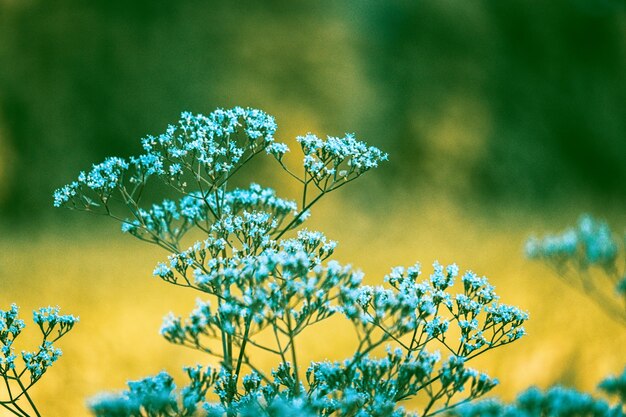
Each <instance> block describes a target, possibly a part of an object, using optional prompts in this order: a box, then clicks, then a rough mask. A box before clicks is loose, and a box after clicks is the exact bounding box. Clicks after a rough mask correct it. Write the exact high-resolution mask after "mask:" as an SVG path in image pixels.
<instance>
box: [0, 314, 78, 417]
mask: <svg viewBox="0 0 626 417" xmlns="http://www.w3.org/2000/svg"><path fill="white" fill-rule="evenodd" d="M18 313H19V309H18V307H17V305H15V304H12V305H11V307H10V308H9V309H8V310H0V378H2V379H3V380H4V384H3V385H4V387H5V388H6V393H3V395H2V397H0V406H1V407H2V409H4V410H6V411H9V412H10V413H12V414H14V415H16V416H22V417H23V416H28V415H29V414H27V410H28V409H29V408H30V410H31V412H33V413H34V414H35V415H37V416H39V415H40V414H39V411H38V410H37V407H36V406H35V403H34V402H33V400H32V398H31V396H30V394H29V393H28V390H30V389H31V388H32V387H33V386H34V385H35V384H36V383H37V382H38V381H39V380H40V379H41V377H43V375H44V373H45V372H46V371H47V370H48V368H49V367H51V366H52V364H53V363H54V362H56V361H57V359H59V357H60V356H61V353H62V352H61V349H59V348H57V347H56V345H55V344H54V343H55V342H56V341H57V340H59V339H60V338H62V337H63V336H65V335H66V334H67V333H68V332H69V331H70V330H72V328H73V327H74V325H75V324H76V323H77V322H78V317H74V316H72V315H61V314H60V313H59V308H58V307H42V308H40V309H39V310H35V311H33V321H34V322H35V324H36V325H37V326H38V327H39V330H40V332H41V342H40V343H39V346H38V347H37V349H36V350H35V351H26V350H22V351H21V353H20V354H19V357H18V355H17V354H16V350H15V340H16V339H17V337H18V336H19V335H20V334H21V333H22V331H23V330H24V328H25V327H26V324H25V323H24V320H22V319H20V318H19V315H18Z"/></svg>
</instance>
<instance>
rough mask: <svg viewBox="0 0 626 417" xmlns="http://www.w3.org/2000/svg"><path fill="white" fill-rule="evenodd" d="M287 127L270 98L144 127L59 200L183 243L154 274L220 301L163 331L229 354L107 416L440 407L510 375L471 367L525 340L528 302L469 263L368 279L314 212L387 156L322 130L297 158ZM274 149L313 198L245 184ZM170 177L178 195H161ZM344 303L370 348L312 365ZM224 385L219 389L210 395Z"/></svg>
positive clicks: (361, 341) (133, 395) (102, 403)
mask: <svg viewBox="0 0 626 417" xmlns="http://www.w3.org/2000/svg"><path fill="white" fill-rule="evenodd" d="M275 130H276V123H275V121H274V119H273V118H272V117H271V116H269V115H267V114H266V113H264V112H262V111H260V110H255V109H243V108H240V107H236V108H233V109H230V110H222V109H218V110H216V111H214V112H212V113H211V114H209V115H208V116H203V115H193V114H191V113H183V114H182V115H181V118H180V120H179V121H178V122H177V123H176V124H173V125H170V126H168V128H167V130H166V131H165V133H163V134H161V135H158V136H148V137H146V138H145V139H143V140H142V146H143V153H142V154H141V155H139V156H136V157H131V158H128V159H122V158H117V157H112V158H107V159H106V160H105V161H104V162H102V163H100V164H96V165H93V167H92V168H91V170H90V171H89V172H81V173H80V174H79V176H78V178H77V180H76V181H74V182H72V183H70V184H68V185H66V186H64V187H62V188H60V189H58V190H57V191H56V192H55V194H54V204H55V206H57V207H59V206H63V207H68V208H71V209H75V210H81V211H87V212H91V213H96V214H102V215H106V216H109V217H112V218H114V219H116V220H118V221H119V222H120V223H121V228H122V231H123V232H125V233H128V234H130V235H132V236H134V237H136V238H138V239H140V240H142V241H145V242H148V243H152V244H156V245H159V246H161V247H162V248H164V249H166V250H167V251H168V252H169V253H170V255H169V257H168V259H167V261H165V262H162V263H159V264H158V265H157V266H156V268H155V270H154V275H155V276H156V277H158V278H160V279H162V280H163V281H165V282H167V283H169V284H171V285H175V286H179V287H184V288H189V289H191V290H194V291H197V292H199V293H200V294H201V295H202V296H203V297H204V299H203V300H201V301H199V302H198V305H197V307H196V309H195V310H193V311H192V312H191V314H190V315H189V316H188V317H186V318H182V317H179V316H176V315H174V314H170V315H168V316H167V317H166V318H165V320H164V323H163V326H162V328H161V334H162V335H163V336H164V337H165V339H166V340H168V341H169V342H171V343H174V344H178V345H181V346H187V347H190V348H192V349H196V350H199V351H202V352H205V353H206V354H208V355H209V356H211V357H213V358H216V359H217V360H218V362H219V366H218V367H217V368H216V369H214V368H211V367H207V368H205V367H202V366H199V367H192V368H187V369H186V371H187V374H188V376H189V379H190V383H189V384H188V385H187V386H185V387H184V388H183V389H182V390H180V392H177V391H176V390H175V385H174V382H173V379H172V377H171V376H169V375H168V374H167V373H161V374H159V375H157V376H154V377H149V378H145V379H142V380H140V381H137V382H131V383H129V390H128V391H125V392H123V393H121V394H106V395H103V396H100V397H98V398H96V399H94V400H93V401H92V402H91V409H92V410H93V412H94V413H95V414H96V415H97V416H99V417H105V416H106V417H112V416H192V415H196V413H198V412H200V411H202V412H203V413H205V414H208V415H210V416H239V415H241V416H244V415H251V414H254V415H257V416H258V415H266V416H278V415H316V416H317V415H321V416H330V415H341V416H404V415H421V416H432V415H434V414H437V413H439V412H442V411H444V410H446V409H448V408H450V407H453V406H454V405H456V404H459V403H463V402H467V401H470V400H472V399H475V398H477V397H480V396H482V395H483V394H484V393H486V392H488V391H489V390H491V389H492V388H493V386H494V385H495V384H496V383H497V381H496V380H494V379H491V378H490V377H488V376H487V375H486V374H483V373H479V372H477V371H475V370H473V369H471V368H468V367H467V363H468V362H469V361H470V360H471V359H473V358H475V357H476V356H478V355H481V354H483V353H485V352H487V351H489V350H491V349H494V348H497V347H500V346H503V345H506V344H508V343H511V342H513V341H515V340H517V339H519V338H520V337H521V336H523V335H524V328H523V326H522V325H523V323H524V322H525V321H526V319H527V318H528V316H527V314H526V313H525V312H523V311H521V310H519V309H518V308H516V307H513V306H509V305H506V304H501V303H500V302H499V301H498V297H497V296H496V294H495V292H494V288H493V286H491V285H490V284H489V283H488V281H487V279H486V278H484V277H480V276H478V275H476V274H474V273H472V272H469V271H468V272H465V273H463V274H461V273H460V271H459V268H458V267H457V266H456V265H455V264H452V265H448V266H446V267H444V266H443V265H440V264H439V263H438V262H435V263H434V264H433V272H432V273H431V274H430V276H429V277H428V278H422V277H421V276H422V269H421V267H420V265H419V264H415V265H413V266H411V267H408V268H403V267H396V268H393V269H392V271H391V273H390V274H389V275H387V276H386V277H385V278H384V281H385V284H384V285H379V286H369V285H364V284H363V283H362V279H363V274H362V273H361V272H359V271H358V270H354V269H353V268H351V267H350V266H349V265H341V264H340V263H338V262H337V261H334V260H332V259H331V257H332V255H333V252H334V250H335V247H336V243H335V242H334V241H331V240H329V239H327V238H326V236H325V235H324V234H322V233H321V232H319V231H312V230H308V229H306V228H302V224H303V223H304V222H305V221H306V219H307V218H308V217H309V214H310V210H311V208H312V207H313V206H314V205H315V204H316V203H317V202H318V201H320V199H322V197H324V196H325V195H327V194H329V193H330V192H333V191H335V190H337V189H339V188H341V187H343V186H345V185H347V184H349V183H351V182H352V181H354V180H355V179H357V178H359V177H360V176H361V175H363V174H365V173H366V172H368V171H369V170H371V169H373V168H376V167H378V166H379V164H381V163H382V162H383V161H386V160H387V154H385V153H384V152H382V151H381V150H379V149H377V148H375V147H372V146H368V145H366V144H365V143H363V142H361V141H358V140H356V139H355V137H354V136H353V135H350V134H347V135H345V136H344V137H327V138H326V139H321V138H318V137H317V136H315V135H313V134H307V135H304V136H300V137H298V138H297V143H298V147H299V150H300V151H301V152H302V164H301V165H300V166H299V167H296V168H292V167H290V166H289V164H288V163H287V162H288V161H287V159H288V158H285V154H286V153H287V152H288V151H289V148H288V146H287V145H285V144H283V143H278V142H276V141H275V140H274V134H275ZM263 154H265V155H268V156H270V157H271V158H273V159H274V160H275V161H277V163H278V166H279V167H280V168H281V169H282V171H283V172H284V173H285V174H286V175H288V176H289V177H291V178H292V179H293V180H294V181H295V182H296V183H298V184H299V185H300V187H301V195H300V198H299V199H298V202H296V201H293V200H288V199H283V198H280V197H278V196H277V195H276V193H275V192H274V190H273V189H271V188H265V187H262V186H260V185H257V184H251V185H250V186H249V187H246V188H234V187H233V186H232V183H233V181H232V179H233V177H234V176H235V175H236V174H238V173H239V172H240V169H241V168H242V167H244V166H245V165H246V164H248V163H249V162H250V161H251V160H252V159H253V158H256V157H257V156H260V155H263ZM163 186H164V187H163ZM163 188H165V189H166V190H167V192H168V193H170V194H168V196H169V198H168V199H165V200H163V201H162V202H160V203H152V201H150V198H152V199H154V197H150V195H151V194H152V195H155V194H157V193H158V192H159V190H161V189H163ZM146 200H148V201H149V202H148V203H146ZM192 232H193V233H192ZM198 235H201V236H202V238H201V239H200V240H197V241H195V243H193V242H192V241H188V243H184V242H185V241H186V237H187V236H193V239H195V237H196V236H198ZM458 277H460V283H458V284H457V283H455V281H456V280H457V279H458ZM334 315H341V316H343V317H344V318H345V319H347V320H349V321H350V322H351V323H352V324H353V326H354V330H355V351H354V353H353V354H352V355H351V356H350V357H348V358H347V359H345V360H343V361H337V362H334V361H322V362H313V363H311V364H310V365H308V366H303V364H302V359H301V355H300V354H299V349H298V348H299V346H300V344H299V343H298V337H299V336H300V335H301V334H302V332H303V331H304V330H305V329H306V328H308V327H310V326H314V325H315V324H317V323H319V322H321V321H323V320H326V319H328V318H329V317H331V316H334ZM320 337H321V336H320ZM327 337H328V340H331V339H330V337H331V335H328V336H327ZM384 347H386V348H387V350H386V351H385V350H381V348H384ZM440 351H442V352H443V355H442V354H441V353H440ZM260 352H265V353H269V354H271V355H273V357H274V358H275V360H276V362H275V366H274V367H273V368H272V369H271V370H268V369H264V368H263V366H261V365H260V364H259V361H258V359H257V356H258V353H260ZM210 390H212V391H213V393H214V394H216V395H215V396H213V397H211V396H209V398H208V399H207V393H208V392H209V391H210ZM413 397H418V398H421V399H422V402H423V404H424V405H423V406H422V407H421V408H420V409H419V410H416V411H415V413H409V412H406V411H405V410H404V409H403V408H402V407H401V406H400V403H401V402H402V401H404V400H407V399H409V398H413Z"/></svg>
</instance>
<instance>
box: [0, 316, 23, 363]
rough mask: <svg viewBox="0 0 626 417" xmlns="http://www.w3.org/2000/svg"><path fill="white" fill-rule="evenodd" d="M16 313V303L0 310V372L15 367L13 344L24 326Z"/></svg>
mask: <svg viewBox="0 0 626 417" xmlns="http://www.w3.org/2000/svg"><path fill="white" fill-rule="evenodd" d="M18 313H19V307H18V306H17V304H11V307H10V308H9V309H8V310H0V373H2V372H6V371H7V370H9V369H14V368H15V359H16V358H17V357H16V355H15V353H14V351H15V348H14V347H13V344H14V341H15V339H16V338H17V337H18V336H19V335H20V333H22V330H23V329H24V327H25V324H24V320H22V319H20V318H19V316H18Z"/></svg>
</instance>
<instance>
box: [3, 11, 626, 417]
mask: <svg viewBox="0 0 626 417" xmlns="http://www.w3.org/2000/svg"><path fill="white" fill-rule="evenodd" d="M234 105H242V106H252V107H258V108H261V109H263V110H265V111H267V112H268V113H270V114H273V115H274V116H275V117H276V119H277V122H278V125H279V132H278V138H279V139H280V140H282V141H284V142H287V143H293V141H294V138H295V136H297V135H299V134H304V133H307V132H309V131H310V132H314V133H317V134H320V135H326V134H330V135H342V134H343V133H344V132H346V131H348V132H355V133H356V134H357V136H358V137H359V138H361V139H363V140H366V141H368V142H370V143H372V144H375V145H377V146H379V147H381V148H382V149H384V150H385V151H387V152H388V153H389V154H390V162H389V163H388V164H386V165H385V166H384V167H382V168H381V169H379V170H376V171H374V172H372V173H370V174H369V175H367V176H366V177H365V178H363V179H362V180H359V181H357V182H355V183H354V184H353V185H352V186H351V187H346V188H344V189H342V192H341V193H337V194H336V195H332V196H330V197H329V198H328V199H327V200H325V201H324V202H323V203H322V204H321V205H320V206H318V208H317V209H316V211H315V212H314V215H313V218H312V220H311V227H316V228H319V229H320V230H324V231H325V232H326V233H327V235H329V236H330V237H332V238H334V239H336V240H338V241H339V242H340V247H339V250H338V253H337V256H338V259H339V260H341V261H344V262H350V263H353V264H354V265H356V266H359V267H360V268H362V269H363V270H364V271H365V272H366V274H367V277H368V278H367V279H368V281H369V282H372V283H375V282H377V281H378V280H379V279H381V278H382V276H383V275H384V274H385V273H386V272H387V271H388V270H389V268H390V267H391V266H394V265H410V264H413V263H414V262H415V261H416V260H420V261H422V263H423V264H424V265H426V266H427V265H428V264H430V263H431V262H432V261H433V260H434V259H439V260H440V261H441V262H453V261H455V262H457V263H458V264H459V265H460V266H461V268H462V269H472V270H474V271H476V272H478V273H480V274H485V275H487V276H488V277H490V279H491V281H492V282H493V283H494V284H495V285H496V286H497V288H498V290H499V293H500V294H501V296H502V298H503V300H504V301H505V302H508V303H513V304H517V305H520V306H522V307H524V308H525V309H527V310H528V311H529V312H530V313H531V321H530V323H529V325H528V326H527V327H528V331H529V336H527V337H526V338H524V339H523V340H522V341H520V342H518V343H516V344H514V345H511V346H508V347H505V348H502V349H500V350H499V351H496V352H494V353H493V354H492V355H488V356H485V358H481V359H480V361H479V362H477V363H476V364H475V365H476V366H477V367H479V368H481V369H485V370H487V371H489V372H490V373H491V374H492V375H493V376H496V377H498V378H499V379H500V380H501V381H502V384H501V385H500V386H499V387H498V388H497V390H496V392H495V394H497V395H500V396H503V397H504V398H507V399H509V398H511V397H513V396H514V394H515V393H516V392H518V391H520V390H521V389H523V388H525V387H527V386H529V385H532V384H536V385H539V386H541V387H545V386H548V385H550V384H552V383H555V382H560V383H563V384H566V385H568V386H575V387H578V388H581V389H586V390H593V387H594V386H595V385H596V383H597V382H598V381H599V380H600V379H601V378H602V377H603V376H604V375H606V374H608V373H611V372H613V373H616V372H618V371H621V370H622V369H623V366H624V364H626V349H625V348H624V346H626V331H625V330H624V328H623V327H619V326H618V325H617V324H615V323H614V322H613V321H612V320H611V318H609V317H607V316H606V315H605V314H603V313H602V312H601V311H600V310H599V309H598V308H597V307H595V306H594V305H593V303H591V302H590V301H589V300H588V299H587V298H585V297H584V296H581V295H580V294H578V293H576V292H574V291H573V290H571V289H570V288H569V287H567V286H565V285H563V284H562V283H561V282H559V281H557V279H556V277H554V276H553V275H552V274H551V273H550V272H549V271H548V270H547V269H546V268H544V267H542V266H541V265H535V264H533V263H531V262H529V261H526V260H525V259H524V258H523V251H522V246H523V242H524V240H525V238H526V237H527V236H528V235H529V234H531V233H532V232H539V233H540V232H543V231H545V230H556V229H561V228H563V227H565V226H566V225H568V224H571V223H574V222H575V221H576V219H577V218H578V216H579V214H580V213H582V212H590V213H592V214H594V215H596V216H598V217H601V218H604V219H607V220H608V221H610V223H611V224H612V225H613V227H614V229H616V231H618V232H620V233H622V234H623V232H624V230H625V229H626V217H625V216H624V214H625V208H626V185H625V184H626V163H624V161H626V4H625V3H624V2H622V1H618V0H552V1H550V2H545V1H540V0H513V1H508V2H502V1H497V0H478V1H473V2H464V1H460V0H437V1H435V0H423V1H415V0H413V1H387V2H378V1H371V0H360V1H346V2H334V1H327V0H318V1H298V2H294V1H289V0H272V1H265V2H259V1H253V0H243V1H238V2H230V1H199V0H190V1H181V2H161V1H127V0H124V1H122V0H92V1H89V2H85V1H78V0H58V1H55V2H50V1H45V0H0V213H1V220H0V230H1V232H2V233H1V236H0V306H2V308H4V307H7V306H8V305H9V304H10V303H11V302H17V303H18V304H20V305H21V306H22V308H23V312H24V314H25V316H27V317H28V316H29V310H31V309H32V308H35V307H38V306H41V305H48V304H52V305H56V304H59V305H61V306H62V308H63V310H64V311H67V312H72V313H74V314H78V315H80V316H81V323H80V326H79V327H78V328H77V329H76V330H74V334H73V335H70V336H68V337H67V338H66V339H64V340H63V343H62V344H61V347H63V348H64V356H63V358H62V359H61V360H60V361H59V362H58V363H57V364H55V366H54V367H53V368H52V369H51V370H50V372H49V375H47V376H46V377H45V378H44V380H43V381H42V382H41V383H40V385H38V386H37V387H36V388H35V389H34V391H33V392H34V394H33V395H34V397H35V399H36V400H38V402H39V403H40V404H41V409H42V410H44V411H45V412H46V415H48V416H83V415H87V414H88V413H87V411H86V409H85V406H84V404H85V399H86V398H88V397H89V396H92V395H94V394H95V393H97V392H100V391H102V390H110V389H121V388H123V386H124V384H125V382H126V381H127V380H128V379H137V378H140V377H142V376H145V375H148V374H152V373H156V372H158V371H160V370H162V369H166V370H168V371H170V372H171V373H173V374H175V375H180V370H179V368H180V367H181V366H182V365H185V364H194V363H196V362H197V361H205V362H206V359H205V358H202V357H199V356H198V355H195V354H194V353H193V352H190V351H186V350H184V349H181V348H179V347H175V346H170V345H168V344H167V342H165V341H164V340H162V339H161V338H160V336H159V335H158V328H159V327H160V323H161V317H162V316H163V315H164V314H165V313H167V312H169V311H170V310H173V311H175V312H176V313H177V314H187V313H188V312H189V311H190V310H191V309H192V308H193V304H194V299H195V296H196V295H195V294H189V293H187V292H185V291H184V290H178V289H175V288H170V287H168V286H167V285H166V284H165V283H162V282H159V281H156V280H155V279H153V278H152V277H151V271H152V269H153V265H154V264H155V263H156V262H157V261H159V260H161V259H163V258H164V257H165V256H166V255H167V254H166V253H163V252H161V251H159V250H157V249H155V248H152V247H146V246H145V245H142V244H141V243H140V242H138V241H136V240H134V239H133V238H131V237H129V236H124V235H121V233H119V232H118V226H117V225H116V224H114V223H112V222H109V221H106V219H101V218H98V219H94V218H89V217H88V216H86V215H81V214H80V213H72V212H69V211H65V210H55V209H53V208H52V204H51V203H52V200H51V193H52V191H53V190H54V189H55V188H56V187H58V186H60V185H63V184H65V183H67V182H69V181H70V180H71V179H73V178H74V177H75V176H76V175H77V172H78V171H79V170H83V169H87V168H89V166H90V165H91V163H93V162H99V161H100V160H102V159H103V158H104V157H106V156H109V155H117V156H128V155H131V154H134V153H136V152H138V150H139V139H140V138H141V137H142V136H144V135H146V134H156V133H159V132H161V131H163V130H164V128H165V126H166V125H167V124H168V123H171V122H173V121H175V120H177V117H178V114H179V113H180V112H181V111H182V110H190V111H193V112H210V111H211V110H213V109H214V108H216V107H231V106H234ZM293 148H294V146H292V149H293ZM272 168H275V167H273V166H271V165H267V166H266V165H261V166H259V167H258V170H257V171H256V172H252V173H249V174H248V175H249V179H250V180H254V181H257V182H260V183H262V184H263V185H275V186H276V187H278V188H279V189H281V190H283V191H284V192H285V193H287V194H289V192H290V191H291V190H292V188H291V186H290V185H289V183H288V180H286V179H285V178H284V177H282V176H281V177H277V176H276V175H275V174H277V173H278V171H277V170H276V169H272ZM31 330H34V329H31ZM324 332H325V333H324ZM322 334H325V336H323V335H322ZM348 335H349V333H347V332H345V331H343V330H342V329H341V328H340V327H335V325H332V326H327V327H326V328H322V329H316V330H314V331H313V332H311V333H310V334H307V335H306V336H305V339H306V340H305V342H304V345H303V349H304V353H303V355H305V356H306V357H307V358H309V359H323V358H331V359H339V358H342V357H344V356H346V355H348V354H349V352H350V349H351V347H352V346H353V345H352V343H353V341H352V340H351V338H350V337H349V336H348ZM26 339H27V338H26ZM0 415H1V414H0Z"/></svg>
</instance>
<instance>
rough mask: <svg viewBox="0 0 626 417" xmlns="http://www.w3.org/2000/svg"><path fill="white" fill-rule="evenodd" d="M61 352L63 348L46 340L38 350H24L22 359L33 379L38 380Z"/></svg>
mask: <svg viewBox="0 0 626 417" xmlns="http://www.w3.org/2000/svg"><path fill="white" fill-rule="evenodd" d="M61 354H62V352H61V349H58V348H56V347H54V346H53V345H52V342H50V341H48V340H46V341H44V342H43V343H42V344H41V346H39V349H38V350H37V351H36V352H27V351H22V359H23V360H24V364H25V366H26V369H28V371H29V372H30V377H31V380H32V381H36V380H38V379H39V378H41V377H42V376H43V374H44V373H45V372H46V370H47V369H48V368H49V367H51V366H52V364H53V363H54V362H56V361H57V359H59V357H60V356H61Z"/></svg>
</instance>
